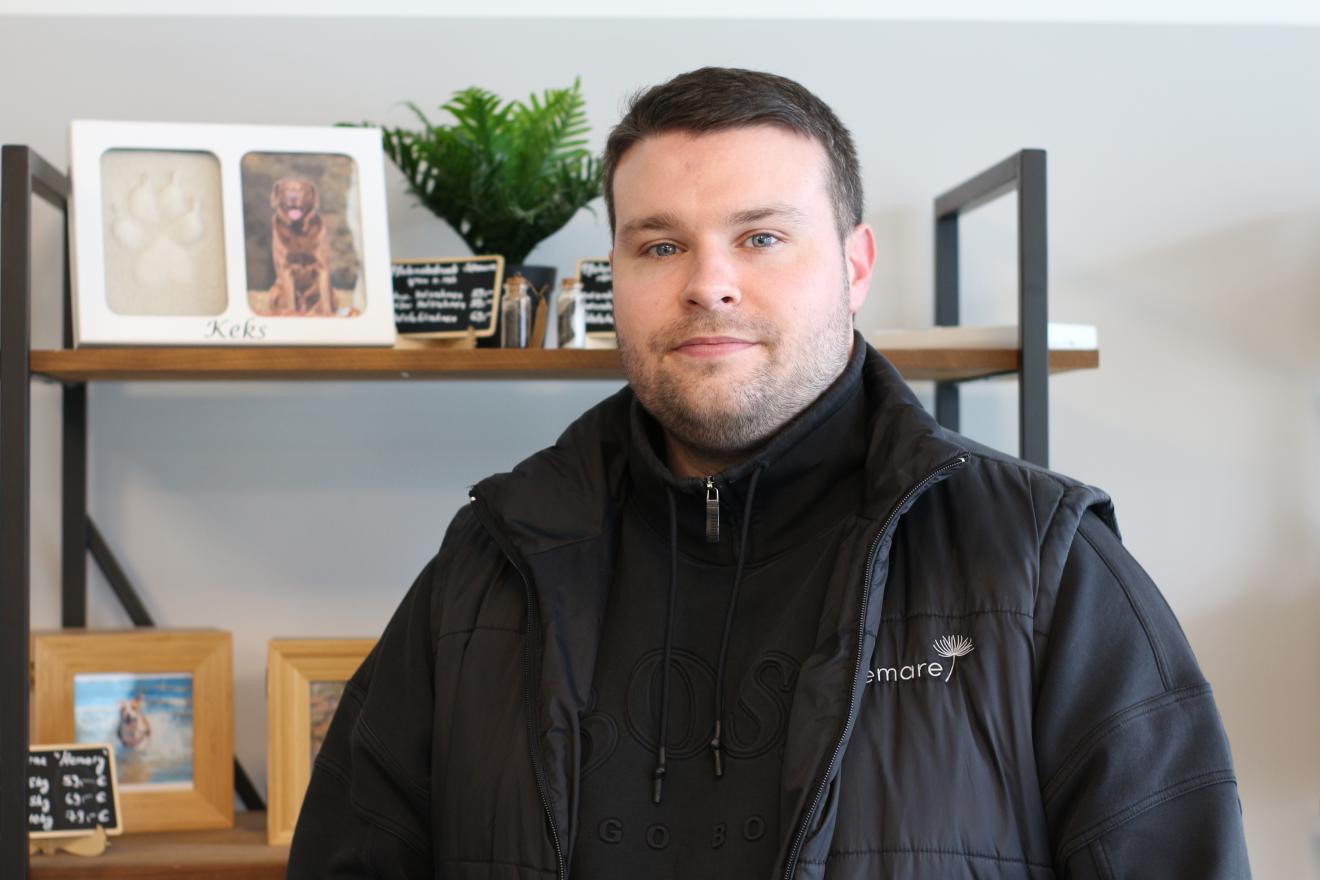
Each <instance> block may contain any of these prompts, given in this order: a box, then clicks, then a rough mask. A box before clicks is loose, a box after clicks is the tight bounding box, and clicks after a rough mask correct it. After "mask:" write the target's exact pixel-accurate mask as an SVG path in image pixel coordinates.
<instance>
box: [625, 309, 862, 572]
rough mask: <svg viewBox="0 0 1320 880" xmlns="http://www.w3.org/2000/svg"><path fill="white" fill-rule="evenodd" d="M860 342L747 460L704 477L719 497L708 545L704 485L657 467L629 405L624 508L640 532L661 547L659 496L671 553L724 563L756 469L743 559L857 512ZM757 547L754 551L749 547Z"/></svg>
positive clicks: (655, 441) (654, 446)
mask: <svg viewBox="0 0 1320 880" xmlns="http://www.w3.org/2000/svg"><path fill="white" fill-rule="evenodd" d="M866 352H867V345H866V343H865V341H864V340H863V339H862V338H861V336H860V335H856V336H855V337H854V340H853V350H852V355H851V357H850V358H849V359H848V363H847V364H846V365H845V366H844V369H843V372H842V373H841V374H840V375H839V376H838V378H836V379H835V381H834V382H833V383H832V384H831V385H830V386H829V387H828V388H827V389H826V390H825V391H824V392H823V393H822V394H821V395H820V397H818V398H817V399H816V400H815V401H814V402H813V403H812V404H811V405H810V406H808V407H807V408H806V409H804V410H803V411H802V412H800V413H799V414H798V415H796V416H795V417H794V418H793V419H792V420H791V421H789V423H788V424H787V425H785V426H784V427H783V428H782V429H781V430H780V431H779V432H778V433H777V434H776V435H775V436H774V437H773V438H772V439H771V440H770V442H769V443H767V444H766V445H765V446H764V447H762V448H761V449H759V450H758V451H756V452H755V453H753V454H752V455H750V456H749V457H748V458H747V459H746V460H744V461H742V462H740V463H738V464H737V465H734V466H733V467H730V468H728V469H726V470H724V471H721V472H719V473H716V474H711V475H709V477H710V479H711V480H712V482H713V485H714V487H715V489H716V490H717V491H718V493H719V508H720V510H719V517H720V519H719V522H720V527H719V540H718V541H717V542H715V543H711V542H709V541H708V540H707V521H706V517H707V501H708V488H707V483H706V478H703V477H679V476H675V475H674V473H673V472H672V471H671V470H670V469H669V466H668V465H667V464H666V463H665V462H664V461H663V459H662V456H664V454H665V440H664V433H663V430H662V429H661V427H660V426H659V424H658V423H657V422H656V420H655V418H654V417H653V416H652V415H651V414H650V413H649V412H647V411H646V409H645V408H644V407H642V405H641V403H640V402H639V401H637V399H636V398H634V399H633V403H632V406H631V409H630V413H629V420H630V426H629V427H630V443H629V451H630V456H629V465H628V476H629V480H630V482H631V485H632V488H633V492H632V493H631V499H630V504H631V505H632V506H633V508H634V509H635V510H636V511H637V512H638V513H639V514H640V515H641V517H642V519H643V520H644V521H645V522H646V524H647V525H648V527H649V528H651V529H652V531H653V532H654V533H656V534H657V535H660V536H663V537H664V538H665V540H668V535H669V510H668V497H667V496H668V494H669V492H670V491H672V492H673V493H674V495H675V496H676V501H677V515H678V532H679V547H680V548H681V551H682V552H683V553H684V554H685V555H687V556H689V557H692V558H695V559H698V560H701V561H703V562H707V563H712V564H727V565H732V564H734V562H735V561H736V559H737V555H738V550H739V548H738V534H739V533H740V532H741V530H742V522H741V520H742V517H743V515H744V510H745V507H746V505H745V502H746V496H747V492H748V489H749V487H750V484H751V476H752V474H753V473H754V472H755V471H758V470H759V471H760V472H761V473H760V476H759V477H758V480H757V487H756V497H755V503H754V504H753V505H752V514H751V516H752V521H751V528H750V535H751V537H750V543H751V545H752V547H751V548H750V549H751V555H750V556H749V557H748V559H749V561H750V560H754V559H757V558H764V557H765V556H768V555H769V554H770V550H771V548H774V549H775V550H783V549H784V548H786V547H788V546H791V545H793V544H795V543H797V542H800V541H802V540H804V539H807V538H810V537H811V536H813V535H815V534H817V533H818V532H819V531H821V530H823V529H825V528H827V527H828V526H829V525H831V524H833V523H834V522H836V521H837V520H838V518H839V516H841V515H844V514H847V513H852V512H856V511H857V510H858V508H859V507H860V506H861V500H862V482H861V481H860V480H857V479H849V477H855V476H856V475H857V472H858V471H859V470H860V469H861V468H862V466H863V465H864V463H865V460H866V446H867V437H866V422H867V413H866V405H865V400H864V395H863V394H861V393H860V392H861V388H862V367H863V365H864V363H865V361H866ZM758 547H759V548H762V549H761V550H759V551H758V550H757V548H758Z"/></svg>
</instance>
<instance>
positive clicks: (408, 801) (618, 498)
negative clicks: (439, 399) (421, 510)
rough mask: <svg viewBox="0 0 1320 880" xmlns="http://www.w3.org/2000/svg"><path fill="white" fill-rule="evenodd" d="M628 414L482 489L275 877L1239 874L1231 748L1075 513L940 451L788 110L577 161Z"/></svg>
mask: <svg viewBox="0 0 1320 880" xmlns="http://www.w3.org/2000/svg"><path fill="white" fill-rule="evenodd" d="M605 168H606V175H605V180H606V186H605V192H606V203H607V206H608V208H609V216H610V223H611V228H612V231H613V235H614V247H613V252H612V261H613V266H614V282H615V320H616V324H617V326H618V331H619V345H620V350H621V353H622V357H623V363H624V368H625V371H626V373H627V375H628V380H629V387H628V388H626V389H624V390H623V391H621V392H620V393H618V394H616V395H614V396H613V397H611V398H609V399H608V400H606V401H604V402H603V403H601V404H600V405H599V406H597V407H595V408H594V409H592V410H590V411H589V412H587V413H586V414H585V415H583V416H582V417H581V418H580V419H579V420H578V421H576V422H575V423H574V424H573V425H572V426H570V427H569V428H568V430H567V431H566V432H565V433H564V435H563V436H562V437H561V438H560V440H559V441H558V442H557V443H556V445H555V446H554V447H553V448H551V449H548V450H545V451H543V452H540V453H538V454H536V455H534V456H532V457H531V458H529V459H528V460H527V461H525V462H523V463H522V464H520V465H519V466H518V467H516V468H515V469H514V470H513V472H512V473H508V474H500V475H497V476H494V477H490V478H488V479H486V480H483V481H482V482H480V483H478V484H477V485H476V486H475V487H474V488H473V490H472V492H471V503H470V504H469V505H468V506H467V508H466V509H464V510H463V511H462V512H460V513H459V514H458V515H457V516H456V517H455V519H454V521H453V523H452V524H451V526H450V528H449V532H448V534H447V535H446V536H445V539H444V541H443V543H442V545H441V547H440V549H439V552H438V553H437V554H436V556H435V558H434V559H433V560H432V561H431V562H430V564H428V565H427V566H426V568H425V569H424V570H423V571H422V573H421V575H420V577H419V578H418V580H417V582H416V583H415V584H414V585H413V587H412V589H411V591H410V592H409V594H408V596H407V598H406V599H405V600H404V602H403V605H402V606H401V607H400V609H399V610H398V612H397V613H396V614H395V616H394V618H393V620H391V622H390V624H389V626H388V628H387V629H386V631H385V634H384V636H383V637H382V639H381V641H380V644H379V645H378V647H377V648H376V650H375V651H374V652H373V653H372V655H371V657H370V658H369V659H368V660H367V661H366V663H365V664H364V665H363V667H362V668H361V669H360V670H359V671H358V673H357V674H356V676H355V677H354V679H353V681H352V682H351V683H350V685H349V686H348V688H347V689H346V691H345V694H344V698H343V702H342V703H341V705H340V708H339V712H338V715H337V717H336V719H335V721H334V724H333V725H332V727H331V730H330V732H329V735H328V737H327V739H326V742H325V745H324V747H323V749H322V751H321V753H320V756H319V757H318V759H317V762H316V767H315V770H314V772H313V775H312V780H311V784H310V787H309V789H308V792H307V797H306V800H305V802H304V805H303V812H302V815H301V817H300V819H299V824H298V830H297V833H296V835H295V838H294V844H293V849H292V852H291V857H290V877H294V878H300V877H357V876H367V877H389V878H395V877H399V878H402V877H430V876H435V877H446V878H448V877H457V878H520V880H522V878H533V877H536V878H548V877H557V878H563V877H566V876H571V877H573V878H574V880H579V878H587V880H595V878H604V877H608V878H617V877H627V878H629V880H647V878H717V877H718V878H744V877H747V878H762V877H782V878H794V877H796V878H819V877H825V876H828V877H830V878H832V880H833V878H863V877H866V878H876V877H886V878H900V877H902V878H908V877H922V878H946V877H947V878H954V877H958V878H967V877H982V878H989V877H1033V878H1046V877H1069V878H1131V877H1151V878H1196V880H1205V878H1230V877H1231V878H1238V877H1245V876H1248V875H1249V869H1248V867H1247V859H1246V854H1245V846H1244V843H1243V836H1242V827H1241V815H1240V809H1239V805H1238V800H1237V791H1236V783H1235V780H1234V776H1233V769H1232V762H1231V758H1230V754H1229V748H1228V743H1227V740H1226V738H1225V735H1224V732H1223V729H1222V726H1221V724H1220V721H1219V716H1218V713H1217V711H1216V709H1215V706H1214V703H1213V700H1212V698H1211V695H1210V690H1209V686H1208V685H1207V684H1206V682H1205V680H1204V678H1203V677H1202V676H1201V674H1200V672H1199V670H1198V669H1197V666H1196V663H1195V660H1194V659H1193V657H1192V652H1191V650H1190V648H1189V646H1188V644H1187V642H1186V640H1185V639H1184V638H1183V636H1182V633H1181V631H1180V630H1179V628H1178V624H1177V622H1176V621H1175V620H1174V617H1173V615H1172V613H1171V612H1170V610H1169V608H1168V607H1167V605H1165V603H1164V602H1163V600H1162V599H1161V597H1160V595H1159V593H1158V591H1157V590H1156V588H1155V587H1154V586H1153V585H1152V584H1151V582H1150V581H1149V579H1148V578H1147V577H1146V575H1145V574H1144V572H1142V570H1141V569H1140V568H1139V567H1138V566H1137V565H1136V563H1135V562H1134V561H1133V560H1132V559H1131V557H1129V556H1128V555H1127V553H1126V552H1125V551H1124V549H1123V547H1122V545H1121V544H1120V543H1119V540H1118V536H1117V533H1116V529H1115V525H1114V519H1113V511H1112V508H1111V506H1110V503H1109V500H1108V498H1107V497H1106V496H1105V495H1104V494H1103V493H1101V492H1099V491H1098V490H1095V489H1092V488H1090V487H1087V486H1084V485H1081V484H1079V483H1077V482H1075V481H1072V480H1069V479H1067V478H1064V477H1061V476H1058V475H1056V474H1053V473H1050V472H1048V471H1045V470H1042V469H1039V468H1035V467H1032V466H1029V465H1026V464H1024V463H1022V462H1020V461H1018V460H1016V459H1012V458H1010V457H1007V456H1004V455H1001V454H999V453H996V452H994V451H991V450H989V449H985V448H982V447H980V446H977V445H976V444H973V443H971V442H970V441H968V440H966V439H965V438H962V437H960V436H957V435H955V434H952V433H949V432H946V431H944V430H943V429H941V428H940V427H939V426H938V425H937V424H935V423H934V421H933V420H932V419H931V418H930V417H929V416H928V415H927V414H926V413H925V412H924V411H922V409H921V407H920V405H919V404H918V402H917V401H916V399H915V398H914V397H913V395H912V394H911V393H910V392H909V390H908V389H907V387H906V386H905V385H904V383H903V381H902V380H901V379H900V378H899V377H898V375H897V374H896V373H895V372H894V370H893V369H892V367H890V366H889V365H888V364H887V363H886V362H885V361H884V359H883V358H882V357H881V356H880V355H879V354H877V353H876V352H875V351H874V350H873V349H871V348H870V347H869V346H868V345H866V344H865V342H864V341H862V339H861V338H860V337H859V336H856V335H855V334H854V332H853V329H852V316H853V315H854V314H855V313H856V311H857V310H858V308H860V307H861V305H862V302H863V301H864V299H865V297H866V293H867V287H868V284H869V281H870V278H871V273H872V268H873V266H874V264H875V257H876V249H875V240H874V236H873V234H872V232H871V230H870V228H868V227H867V226H866V225H865V224H864V223H862V196H861V184H860V179H859V173H858V167H857V159H856V156H855V152H854V149H853V146H852V142H851V138H850V136H849V134H848V132H847V130H846V129H845V128H844V127H843V126H842V125H841V124H840V123H839V121H838V120H837V119H836V118H835V116H834V114H833V113H832V112H831V111H830V110H829V108H828V107H826V106H825V105H824V104H823V103H822V102H821V101H820V100H819V99H817V98H816V97H815V96H814V95H812V94H811V93H809V92H807V91H806V90H805V89H803V88H802V87H801V86H800V85H798V84H796V83H794V82H791V81H789V80H785V79H783V78H780V77H776V76H771V75H768V74H761V73H753V72H749V71H741V70H723V69H703V70H698V71H694V72H692V73H688V74H684V75H682V76H679V77H677V78H675V79H674V80H672V81H670V82H668V83H666V84H664V85H661V86H658V87H656V88H654V89H651V90H650V91H648V92H646V93H645V94H643V95H641V96H640V97H639V98H638V99H636V100H635V101H634V103H633V105H632V107H631V109H630V110H629V112H628V114H627V115H626V116H625V118H624V119H623V120H622V121H621V122H620V123H619V125H618V126H617V127H616V128H615V129H614V131H613V132H612V133H611V135H610V138H609V142H608V144H607V146H606V152H605Z"/></svg>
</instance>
